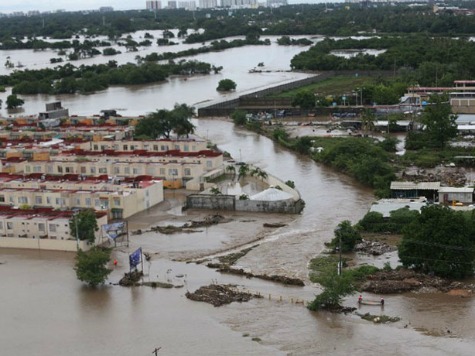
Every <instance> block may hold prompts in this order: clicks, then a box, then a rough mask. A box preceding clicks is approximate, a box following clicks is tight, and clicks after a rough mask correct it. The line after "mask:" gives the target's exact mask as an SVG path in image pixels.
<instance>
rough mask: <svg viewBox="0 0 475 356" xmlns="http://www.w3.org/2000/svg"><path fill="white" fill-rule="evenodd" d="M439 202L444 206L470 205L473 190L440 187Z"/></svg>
mask: <svg viewBox="0 0 475 356" xmlns="http://www.w3.org/2000/svg"><path fill="white" fill-rule="evenodd" d="M439 202H440V203H444V204H457V203H462V204H472V203H473V188H468V187H462V188H455V187H441V188H440V189H439Z"/></svg>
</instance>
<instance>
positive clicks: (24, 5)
mask: <svg viewBox="0 0 475 356" xmlns="http://www.w3.org/2000/svg"><path fill="white" fill-rule="evenodd" d="M167 1H168V0H162V6H163V5H164V4H166V3H167ZM177 1H180V0H177ZM188 1H189V0H188ZM195 1H196V3H197V4H198V0H195ZM288 1H289V3H291V4H300V3H319V2H341V1H342V0H327V1H325V0H288ZM101 6H112V7H113V8H114V10H131V9H133V10H136V9H144V8H145V0H0V12H3V13H10V12H13V11H24V12H27V11H30V10H39V11H54V10H59V9H61V10H67V11H76V10H94V9H98V8H100V7H101Z"/></svg>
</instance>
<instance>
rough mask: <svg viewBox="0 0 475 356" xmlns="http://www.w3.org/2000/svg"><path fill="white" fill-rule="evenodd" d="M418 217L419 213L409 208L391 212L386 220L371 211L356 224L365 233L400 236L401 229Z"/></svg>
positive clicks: (381, 215) (379, 214)
mask: <svg viewBox="0 0 475 356" xmlns="http://www.w3.org/2000/svg"><path fill="white" fill-rule="evenodd" d="M418 216H419V212H417V211H416V210H410V209H409V208H401V209H397V210H394V211H391V213H390V217H389V218H387V219H385V218H384V217H383V214H381V213H378V212H375V211H372V212H369V213H367V214H366V215H365V216H364V217H363V219H361V220H360V221H359V222H358V226H359V227H361V228H362V229H363V230H364V231H366V232H373V233H385V232H389V233H393V234H400V233H401V232H402V230H403V228H404V227H405V226H407V225H409V224H410V223H412V222H413V221H414V220H416V219H417V218H418Z"/></svg>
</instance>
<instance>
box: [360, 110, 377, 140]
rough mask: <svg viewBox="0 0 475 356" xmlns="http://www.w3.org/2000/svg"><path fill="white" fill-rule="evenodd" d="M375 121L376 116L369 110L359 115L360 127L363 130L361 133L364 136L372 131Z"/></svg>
mask: <svg viewBox="0 0 475 356" xmlns="http://www.w3.org/2000/svg"><path fill="white" fill-rule="evenodd" d="M375 121H376V116H375V115H374V112H373V111H372V110H371V109H365V110H364V111H363V112H362V114H361V127H362V128H363V132H364V133H365V136H367V134H368V131H374V129H375V125H374V122H375Z"/></svg>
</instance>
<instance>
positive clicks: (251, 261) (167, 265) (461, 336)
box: [0, 120, 475, 356]
mask: <svg viewBox="0 0 475 356" xmlns="http://www.w3.org/2000/svg"><path fill="white" fill-rule="evenodd" d="M195 124H196V125H197V132H198V134H201V135H203V136H206V135H209V138H210V139H211V140H212V141H214V142H216V143H217V144H218V146H219V147H220V148H221V149H223V150H226V151H228V152H230V153H231V154H232V155H233V156H234V157H236V158H237V157H239V156H241V157H242V160H245V161H247V162H250V163H253V164H256V165H258V166H259V167H261V168H263V169H265V170H266V171H267V172H269V173H271V174H274V175H277V176H280V177H281V178H282V179H284V180H287V179H290V180H293V181H294V182H295V184H296V187H297V189H298V190H299V191H300V193H301V194H302V197H303V199H304V200H305V201H306V207H305V210H304V211H303V213H302V214H301V215H298V216H287V215H286V216H279V215H272V216H267V215H259V214H257V215H254V216H245V215H242V214H226V216H227V217H230V218H231V219H232V221H230V222H228V223H224V224H220V225H216V226H210V227H208V228H203V229H201V230H200V231H198V232H195V233H189V234H186V233H178V234H172V235H162V234H159V233H144V234H142V235H132V236H131V238H130V247H129V248H127V247H119V248H117V249H116V250H115V251H114V257H115V258H117V259H118V260H119V265H118V266H117V267H115V269H114V271H113V273H112V274H111V276H110V278H109V281H110V282H111V283H117V282H118V280H119V279H120V278H121V276H122V275H123V273H124V272H126V271H128V262H127V256H128V253H130V251H132V250H134V249H135V248H137V247H140V246H141V247H142V248H143V250H144V251H146V252H148V253H150V254H151V255H152V259H151V261H150V262H145V264H144V271H145V274H146V275H145V277H144V281H154V280H158V281H170V282H172V283H173V284H175V285H176V286H182V287H181V288H175V289H160V288H157V289H152V288H150V287H136V288H125V287H120V286H116V285H106V286H104V287H103V288H99V289H97V290H91V289H89V288H86V287H85V286H83V285H82V284H81V283H80V282H78V281H77V280H76V277H75V274H74V270H73V263H74V255H73V254H65V253H53V252H40V251H17V250H2V251H1V254H0V262H1V263H2V264H1V265H0V278H1V281H2V293H1V294H0V303H1V305H2V322H1V323H0V344H1V345H2V353H5V354H6V355H16V354H19V353H20V352H21V354H34V355H40V356H46V355H63V354H65V351H64V350H67V351H66V354H68V355H84V354H89V355H111V354H116V355H130V354H135V355H147V354H150V353H151V351H153V350H154V348H155V347H162V349H161V350H160V353H162V354H164V355H186V354H194V355H286V354H287V355H316V354H322V355H325V354H328V353H330V352H331V353H332V354H335V355H347V354H349V353H351V354H355V355H376V354H384V355H412V354H418V355H446V354H452V355H469V354H471V351H470V350H472V348H473V346H475V332H474V321H473V320H474V318H473V317H474V315H475V303H474V302H473V299H460V298H459V297H451V296H447V295H440V294H430V295H422V294H420V295H416V294H409V295H395V296H386V297H385V299H386V305H385V309H384V314H386V315H389V316H399V317H401V319H402V320H401V321H400V322H397V323H394V324H389V325H377V324H372V323H370V322H368V321H365V320H362V319H360V318H359V317H358V316H356V315H337V314H330V313H326V312H321V313H313V312H310V311H308V310H307V309H306V308H305V307H304V306H303V304H300V303H298V304H296V303H295V301H296V300H304V301H310V300H312V299H313V297H314V295H315V294H317V293H318V292H319V288H318V286H315V285H312V284H311V283H310V282H309V281H308V278H307V263H308V261H309V259H310V258H312V257H313V256H315V255H317V254H318V253H319V252H320V251H321V250H322V248H323V242H324V241H327V240H328V239H330V238H331V237H332V234H333V229H334V228H335V226H336V225H337V224H338V223H339V222H340V221H341V220H344V219H350V220H351V221H352V222H356V221H357V220H359V219H360V218H361V217H362V216H363V215H364V213H365V212H366V211H367V209H368V208H369V205H370V203H371V202H372V200H373V197H372V195H371V192H370V191H368V190H367V189H364V188H362V187H360V186H358V185H355V183H354V182H352V181H351V180H350V179H348V178H346V177H341V176H339V175H337V174H336V173H334V172H332V171H330V170H328V169H326V168H324V167H321V166H319V165H317V164H315V163H314V162H312V161H310V160H309V159H307V158H306V157H300V156H297V155H295V154H294V153H290V152H287V151H285V150H282V149H280V148H279V147H276V146H274V144H273V143H272V142H271V141H270V140H268V139H267V138H264V137H260V136H258V135H256V134H254V133H250V132H247V131H243V130H241V129H236V128H234V126H233V125H232V124H231V123H230V122H226V121H221V120H199V121H197V122H195ZM167 198H169V202H168V203H166V204H161V205H160V206H159V207H156V208H152V209H150V210H149V211H148V212H144V213H142V214H140V215H138V216H137V217H134V219H133V220H132V221H131V223H130V224H131V230H133V229H136V228H145V227H147V226H149V225H150V224H155V225H167V224H180V223H182V222H183V221H188V220H195V219H199V218H200V217H203V216H206V214H209V213H212V212H196V211H194V212H192V211H190V212H182V211H181V208H180V207H181V206H180V202H181V201H182V200H183V196H182V194H181V193H180V192H172V191H167ZM276 221H283V222H285V223H287V224H288V225H287V226H285V227H283V228H279V229H276V230H272V229H270V230H269V229H267V230H266V229H265V228H263V227H262V222H276ZM256 237H258V241H256ZM246 243H250V244H251V245H255V244H259V245H258V246H257V247H255V248H254V249H253V250H252V251H251V252H250V253H249V254H248V255H246V256H245V257H244V258H242V259H241V260H239V261H238V265H239V266H241V267H243V268H246V269H250V270H251V271H252V272H253V273H268V274H285V275H288V276H296V277H299V278H303V279H304V280H306V284H307V286H306V287H303V288H301V287H285V286H282V285H279V284H275V283H272V282H266V281H262V280H259V279H256V278H253V279H248V278H243V277H240V276H231V275H224V274H219V273H217V272H215V271H214V270H212V269H209V268H207V267H205V266H204V265H197V264H194V263H184V262H178V261H175V262H174V261H172V259H187V258H202V257H205V256H208V255H212V254H214V253H217V252H220V251H224V250H227V249H229V248H231V247H232V246H235V245H243V244H246ZM380 259H383V261H381V262H380V264H381V263H384V259H385V257H380ZM213 282H217V283H232V284H236V285H238V286H240V287H241V288H244V289H247V290H250V291H254V292H259V293H261V295H263V296H264V298H263V299H257V300H252V301H250V302H248V303H242V304H239V303H233V304H230V305H228V306H223V307H220V308H214V307H212V306H210V305H208V304H204V303H199V302H192V301H189V300H188V299H186V298H185V296H184V294H185V292H186V291H187V290H190V291H194V290H196V289H197V288H199V287H200V286H203V285H207V284H210V283H213ZM269 298H270V299H269ZM280 298H282V300H281V299H280ZM355 302H356V297H355V296H353V297H349V298H348V300H347V301H346V303H345V304H346V305H348V306H352V305H356V303H355ZM360 312H361V313H366V312H370V313H372V314H378V313H382V312H383V311H381V310H380V307H374V306H362V307H361V310H360ZM405 326H406V327H405ZM447 330H449V331H450V333H448V331H447ZM253 338H258V339H255V340H260V341H253V340H252V339H253Z"/></svg>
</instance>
